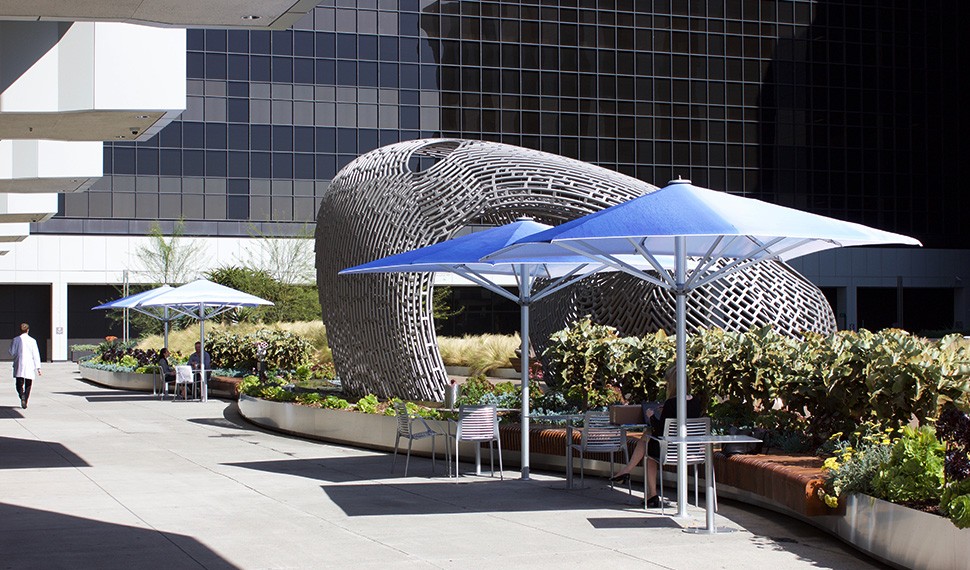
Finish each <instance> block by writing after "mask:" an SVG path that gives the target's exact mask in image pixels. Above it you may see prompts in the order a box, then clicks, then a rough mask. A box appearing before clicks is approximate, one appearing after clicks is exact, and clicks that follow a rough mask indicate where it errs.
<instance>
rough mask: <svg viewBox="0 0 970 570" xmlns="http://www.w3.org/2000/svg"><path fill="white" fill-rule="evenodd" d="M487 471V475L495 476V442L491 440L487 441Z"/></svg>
mask: <svg viewBox="0 0 970 570" xmlns="http://www.w3.org/2000/svg"><path fill="white" fill-rule="evenodd" d="M478 445H479V446H481V444H478ZM488 472H489V474H488V476H489V477H495V442H494V441H491V440H489V442H488Z"/></svg>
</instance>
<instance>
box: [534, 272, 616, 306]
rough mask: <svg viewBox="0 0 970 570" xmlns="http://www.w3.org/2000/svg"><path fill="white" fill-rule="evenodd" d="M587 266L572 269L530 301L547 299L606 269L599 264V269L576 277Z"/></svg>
mask: <svg viewBox="0 0 970 570" xmlns="http://www.w3.org/2000/svg"><path fill="white" fill-rule="evenodd" d="M588 266H589V264H588V263H584V264H583V265H580V266H579V267H576V268H574V269H573V270H572V271H570V272H569V273H567V274H565V275H563V276H562V277H560V278H558V279H556V280H555V281H554V282H552V283H550V284H549V286H548V287H543V288H542V290H541V291H539V292H538V293H536V294H535V295H533V296H532V301H538V300H539V299H542V298H544V297H548V296H549V295H552V294H553V293H555V292H556V291H559V290H561V289H564V288H566V287H569V286H570V285H572V284H573V283H576V282H577V281H580V280H582V279H585V278H586V277H588V276H589V275H592V274H593V273H596V272H598V271H600V270H601V269H603V268H605V267H606V265H604V264H602V263H601V264H599V267H597V268H596V269H595V270H594V271H590V272H587V273H584V274H583V275H578V276H577V275H576V274H577V273H578V272H579V271H580V270H582V269H583V268H585V267H588Z"/></svg>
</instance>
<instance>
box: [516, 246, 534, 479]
mask: <svg viewBox="0 0 970 570" xmlns="http://www.w3.org/2000/svg"><path fill="white" fill-rule="evenodd" d="M529 270H530V269H529V267H528V266H527V265H526V264H522V265H520V266H519V305H520V308H519V318H520V326H519V331H520V332H519V334H520V335H521V336H522V357H521V365H522V420H521V426H522V427H521V430H522V459H521V463H522V480H523V481H528V480H529V304H530V303H531V302H532V299H531V297H532V276H531V275H530V273H529Z"/></svg>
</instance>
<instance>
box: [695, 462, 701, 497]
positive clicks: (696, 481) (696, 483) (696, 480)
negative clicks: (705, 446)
mask: <svg viewBox="0 0 970 570" xmlns="http://www.w3.org/2000/svg"><path fill="white" fill-rule="evenodd" d="M698 486H699V485H698V478H697V464H696V463H695V464H694V506H695V507H697V508H700V507H701V498H700V495H698V494H697V487H698Z"/></svg>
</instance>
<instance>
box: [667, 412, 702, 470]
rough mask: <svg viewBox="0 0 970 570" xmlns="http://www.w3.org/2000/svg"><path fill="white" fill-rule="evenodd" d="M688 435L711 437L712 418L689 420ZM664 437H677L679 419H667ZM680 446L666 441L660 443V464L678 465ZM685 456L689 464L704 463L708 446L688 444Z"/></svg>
mask: <svg viewBox="0 0 970 570" xmlns="http://www.w3.org/2000/svg"><path fill="white" fill-rule="evenodd" d="M686 423H687V435H688V437H689V436H704V435H711V418H687V421H686ZM664 437H665V438H668V437H677V418H667V419H666V420H665V421H664ZM678 448H679V446H678V445H676V444H672V443H667V442H665V441H661V442H660V463H662V464H669V463H677V453H678ZM684 456H685V457H686V458H687V464H688V465H691V464H695V463H704V461H705V460H706V458H707V455H706V445H705V444H703V443H688V444H687V451H686V452H685V454H684Z"/></svg>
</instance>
